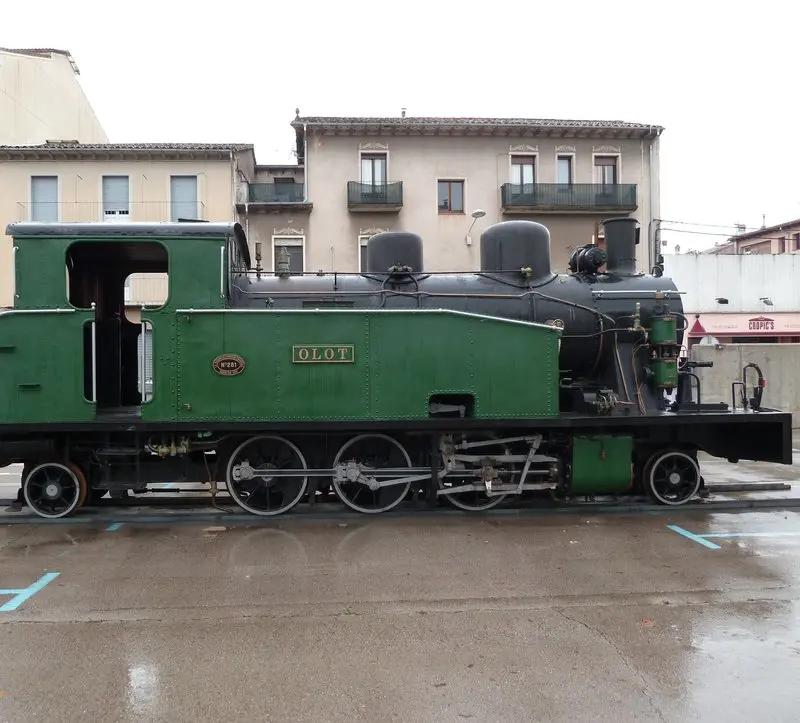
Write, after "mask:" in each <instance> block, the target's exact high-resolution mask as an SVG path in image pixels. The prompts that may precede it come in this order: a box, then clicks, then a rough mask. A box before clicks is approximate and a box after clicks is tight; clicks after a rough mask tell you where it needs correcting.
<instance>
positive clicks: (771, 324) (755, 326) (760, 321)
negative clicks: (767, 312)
mask: <svg viewBox="0 0 800 723" xmlns="http://www.w3.org/2000/svg"><path fill="white" fill-rule="evenodd" d="M747 329H748V331H775V319H770V318H768V317H766V316H757V317H755V318H754V319H750V321H749V322H748V326H747Z"/></svg>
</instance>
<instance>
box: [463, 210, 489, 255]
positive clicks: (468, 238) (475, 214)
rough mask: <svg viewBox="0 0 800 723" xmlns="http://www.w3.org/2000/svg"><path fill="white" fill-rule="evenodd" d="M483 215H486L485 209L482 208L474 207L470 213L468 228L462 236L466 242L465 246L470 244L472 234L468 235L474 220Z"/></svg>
mask: <svg viewBox="0 0 800 723" xmlns="http://www.w3.org/2000/svg"><path fill="white" fill-rule="evenodd" d="M485 215H486V211H484V210H483V209H482V208H476V209H475V210H474V211H473V212H472V213H471V214H470V216H472V223H471V224H470V226H469V229H468V230H467V235H466V237H465V238H464V241H466V242H467V246H472V236H470V235H469V233H470V231H472V227H473V226H474V225H475V222H476V221H477V220H478V219H479V218H483V217H484V216H485Z"/></svg>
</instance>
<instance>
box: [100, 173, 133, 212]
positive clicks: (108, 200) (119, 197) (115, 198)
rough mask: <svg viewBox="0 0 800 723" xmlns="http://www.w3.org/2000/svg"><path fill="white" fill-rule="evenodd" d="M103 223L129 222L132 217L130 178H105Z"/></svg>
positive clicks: (103, 184)
mask: <svg viewBox="0 0 800 723" xmlns="http://www.w3.org/2000/svg"><path fill="white" fill-rule="evenodd" d="M102 186H103V188H102V192H103V221H128V220H130V217H131V203H130V195H131V194H130V179H129V178H128V176H103V181H102Z"/></svg>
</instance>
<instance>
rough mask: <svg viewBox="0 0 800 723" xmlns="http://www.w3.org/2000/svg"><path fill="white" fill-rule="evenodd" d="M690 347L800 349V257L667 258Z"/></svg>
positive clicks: (682, 256) (713, 255)
mask: <svg viewBox="0 0 800 723" xmlns="http://www.w3.org/2000/svg"><path fill="white" fill-rule="evenodd" d="M664 274H665V275H666V276H669V277H671V278H672V279H673V280H674V281H675V284H676V286H677V287H678V289H679V290H680V291H682V292H683V294H682V296H681V300H682V303H683V308H684V314H685V315H686V317H687V324H688V327H687V334H686V341H685V343H686V345H687V346H688V347H690V348H691V347H692V346H694V345H695V344H712V345H714V344H778V343H795V344H796V343H800V285H798V283H797V278H798V277H799V276H800V255H790V256H785V255H777V254H736V255H733V254H665V255H664Z"/></svg>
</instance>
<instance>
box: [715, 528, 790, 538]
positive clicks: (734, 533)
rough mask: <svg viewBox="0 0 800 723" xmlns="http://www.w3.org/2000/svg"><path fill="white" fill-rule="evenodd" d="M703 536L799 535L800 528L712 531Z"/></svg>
mask: <svg viewBox="0 0 800 723" xmlns="http://www.w3.org/2000/svg"><path fill="white" fill-rule="evenodd" d="M702 536H703V537H706V538H709V537H798V536H800V530H786V531H785V532H781V531H777V532H710V533H709V534H707V535H702Z"/></svg>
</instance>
